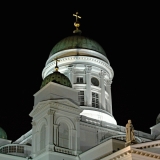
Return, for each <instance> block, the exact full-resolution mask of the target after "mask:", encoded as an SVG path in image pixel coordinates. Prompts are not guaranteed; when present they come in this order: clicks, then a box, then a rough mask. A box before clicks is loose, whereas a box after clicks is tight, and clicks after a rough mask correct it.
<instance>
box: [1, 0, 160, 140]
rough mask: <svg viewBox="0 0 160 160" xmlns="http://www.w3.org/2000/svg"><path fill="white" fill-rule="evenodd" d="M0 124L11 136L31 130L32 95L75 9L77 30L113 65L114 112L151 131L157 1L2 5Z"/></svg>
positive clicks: (157, 110)
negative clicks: (78, 23) (97, 47)
mask: <svg viewBox="0 0 160 160" xmlns="http://www.w3.org/2000/svg"><path fill="white" fill-rule="evenodd" d="M1 7H2V14H1V20H0V21H1V30H0V31H1V36H0V38H1V50H0V53H1V106H0V127H2V128H3V129H4V130H5V131H6V132H7V135H8V139H10V140H13V141H14V140H16V139H18V138H19V137H20V136H21V135H22V134H25V133H26V132H27V131H29V130H30V129H31V127H32V126H31V118H30V117H29V113H30V112H31V110H32V107H33V94H34V93H36V92H37V91H38V90H39V87H40V85H41V82H42V77H41V72H42V69H43V68H44V66H45V62H46V60H47V58H48V56H49V53H50V51H51V49H52V48H53V46H54V45H55V44H56V43H57V42H58V41H60V40H61V39H62V38H65V37H67V36H70V35H72V32H73V30H74V26H73V23H74V21H75V18H74V17H73V16H72V15H73V13H75V12H76V11H77V10H78V11H79V14H80V16H82V19H81V21H80V22H81V27H80V28H81V30H82V35H84V36H87V37H90V38H92V39H94V40H96V41H97V42H98V43H100V44H101V46H102V47H103V48H104V50H105V51H106V54H107V57H108V59H109V61H110V64H111V67H112V68H113V70H114V74H115V76H114V78H113V83H112V99H113V101H112V103H113V115H114V117H115V119H116V120H117V123H118V125H122V126H125V125H126V123H127V120H128V119H132V121H133V125H134V128H135V129H136V130H140V131H144V132H147V133H150V129H149V128H150V127H151V126H153V125H155V122H156V117H157V116H158V113H160V107H159V106H160V105H159V99H160V98H159V88H160V87H159V82H160V78H159V54H160V50H159V40H160V39H159V37H160V35H159V28H160V26H159V16H158V14H159V13H158V8H157V7H158V5H157V4H147V3H146V2H145V4H140V3H137V4H136V3H134V4H131V3H130V4H129V3H128V4H127V3H124V4H122V3H113V4H109V3H104V4H103V3H100V4H99V2H98V1H97V2H96V3H94V2H93V1H92V3H90V4H87V2H86V3H82V2H81V3H80V2H78V1H77V2H76V1H73V2H69V1H67V2H65V3H64V2H55V1H53V3H40V2H38V3H24V2H23V3H17V4H16V3H15V2H14V3H13V4H11V3H8V4H1Z"/></svg>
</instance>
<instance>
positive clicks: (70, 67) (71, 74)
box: [68, 66, 74, 85]
mask: <svg viewBox="0 0 160 160" xmlns="http://www.w3.org/2000/svg"><path fill="white" fill-rule="evenodd" d="M68 71H69V80H70V82H71V84H72V85H73V84H74V66H68Z"/></svg>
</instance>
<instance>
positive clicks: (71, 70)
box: [68, 65, 74, 73]
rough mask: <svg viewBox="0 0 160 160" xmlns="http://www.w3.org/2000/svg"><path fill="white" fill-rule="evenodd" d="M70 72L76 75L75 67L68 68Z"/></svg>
mask: <svg viewBox="0 0 160 160" xmlns="http://www.w3.org/2000/svg"><path fill="white" fill-rule="evenodd" d="M68 70H69V72H70V73H74V66H73V65H72V66H68Z"/></svg>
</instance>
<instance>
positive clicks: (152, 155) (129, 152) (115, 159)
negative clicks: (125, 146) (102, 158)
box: [109, 147, 160, 160]
mask: <svg viewBox="0 0 160 160" xmlns="http://www.w3.org/2000/svg"><path fill="white" fill-rule="evenodd" d="M119 152H122V151H119ZM116 153H117V154H116V155H115V156H114V157H113V155H111V157H112V158H110V159H109V160H118V159H121V157H123V158H124V157H126V156H128V155H130V156H131V155H132V154H136V155H139V156H145V157H148V158H155V159H160V154H156V153H151V152H146V151H143V150H137V149H133V148H131V147H130V149H129V150H127V151H125V152H123V153H120V154H118V152H116Z"/></svg>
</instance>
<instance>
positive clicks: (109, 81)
mask: <svg viewBox="0 0 160 160" xmlns="http://www.w3.org/2000/svg"><path fill="white" fill-rule="evenodd" d="M111 84H112V81H111V80H108V81H107V85H106V90H107V93H108V95H109V102H108V104H109V113H111V114H112V94H111Z"/></svg>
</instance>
